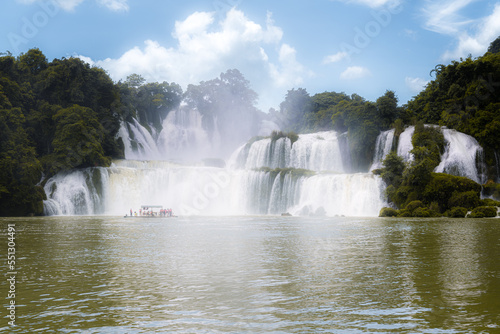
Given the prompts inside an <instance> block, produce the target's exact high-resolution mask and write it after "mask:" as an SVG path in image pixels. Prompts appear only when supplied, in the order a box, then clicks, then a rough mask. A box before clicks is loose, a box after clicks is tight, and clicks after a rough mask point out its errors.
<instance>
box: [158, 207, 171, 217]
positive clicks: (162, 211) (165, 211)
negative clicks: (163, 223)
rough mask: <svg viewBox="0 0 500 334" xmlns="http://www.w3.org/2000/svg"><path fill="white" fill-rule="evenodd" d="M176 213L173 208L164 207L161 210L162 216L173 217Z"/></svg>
mask: <svg viewBox="0 0 500 334" xmlns="http://www.w3.org/2000/svg"><path fill="white" fill-rule="evenodd" d="M173 215H174V213H173V211H172V209H162V210H160V216H161V217H172V216H173Z"/></svg>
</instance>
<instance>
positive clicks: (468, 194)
mask: <svg viewBox="0 0 500 334" xmlns="http://www.w3.org/2000/svg"><path fill="white" fill-rule="evenodd" d="M479 202H480V201H479V196H478V194H477V192H476V191H474V190H469V191H463V192H458V191H455V192H454V193H453V194H452V196H451V197H450V199H449V200H448V207H450V208H451V207H456V206H460V207H464V208H466V209H469V210H471V209H473V208H475V207H476V206H479Z"/></svg>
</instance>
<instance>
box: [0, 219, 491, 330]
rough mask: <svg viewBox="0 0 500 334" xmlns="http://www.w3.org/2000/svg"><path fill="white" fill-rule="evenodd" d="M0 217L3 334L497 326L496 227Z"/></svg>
mask: <svg viewBox="0 0 500 334" xmlns="http://www.w3.org/2000/svg"><path fill="white" fill-rule="evenodd" d="M0 221H1V224H2V239H3V240H4V241H5V239H6V236H5V231H6V226H7V224H8V223H15V225H16V230H17V245H18V246H17V250H18V251H17V259H18V261H17V270H18V283H17V290H18V295H17V297H16V302H17V305H18V308H17V315H18V319H17V322H16V323H17V325H18V326H17V327H15V328H9V330H10V331H11V332H14V333H33V332H37V331H39V332H43V333H56V332H58V333H61V332H62V333H74V332H85V333H152V332H156V333H164V332H176V333H194V332H197V333H200V332H201V333H203V332H207V333H208V332H210V333H214V332H215V333H235V332H238V333H241V332H247V333H255V332H274V333H289V332H295V333H304V332H311V333H317V332H334V333H387V332H398V333H479V332H484V333H493V332H495V331H498V330H499V325H500V317H499V316H498V314H499V313H500V312H499V311H500V281H499V280H500V262H499V261H498V258H499V257H500V242H499V240H500V225H499V223H498V220H497V219H483V220H469V219H456V220H452V219H411V218H404V219H381V218H340V217H338V218H334V217H333V218H332V217H331V218H305V217H301V218H299V217H276V216H245V217H241V216H239V217H235V216H233V217H191V218H182V217H181V218H177V219H163V220H162V219H145V220H141V219H134V218H127V219H124V218H117V217H105V216H93V217H92V216H86V217H83V216H81V217H76V216H75V217H39V218H28V219H27V218H13V219H9V218H2V219H1V220H0ZM5 257H6V255H5V252H3V253H1V255H0V260H1V262H2V263H6V258H5ZM0 286H1V291H2V292H1V293H2V296H3V295H5V294H6V287H7V282H6V281H5V280H2V282H1V285H0ZM2 313H3V314H5V312H4V311H2ZM5 329H6V327H3V328H0V331H2V330H5Z"/></svg>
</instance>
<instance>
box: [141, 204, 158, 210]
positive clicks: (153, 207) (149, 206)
mask: <svg viewBox="0 0 500 334" xmlns="http://www.w3.org/2000/svg"><path fill="white" fill-rule="evenodd" d="M141 209H143V210H148V209H163V205H141Z"/></svg>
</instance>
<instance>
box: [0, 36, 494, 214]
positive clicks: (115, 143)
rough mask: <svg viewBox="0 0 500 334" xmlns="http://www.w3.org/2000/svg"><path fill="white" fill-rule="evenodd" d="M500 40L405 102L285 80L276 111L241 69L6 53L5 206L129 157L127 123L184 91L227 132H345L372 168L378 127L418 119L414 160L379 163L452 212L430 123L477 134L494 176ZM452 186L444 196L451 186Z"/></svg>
mask: <svg viewBox="0 0 500 334" xmlns="http://www.w3.org/2000/svg"><path fill="white" fill-rule="evenodd" d="M497 42H498V39H497V41H495V42H494V43H492V44H491V46H490V49H489V51H488V52H487V53H486V54H485V55H484V56H482V57H479V58H477V59H472V58H470V57H469V58H467V59H465V60H463V59H462V60H460V61H453V62H452V63H451V64H449V65H447V66H445V65H438V66H436V68H435V69H433V70H432V71H431V73H432V74H433V75H435V79H434V80H433V81H431V82H430V83H429V84H428V85H427V86H426V88H425V89H424V90H423V91H422V92H421V93H420V94H419V95H417V96H416V97H415V98H414V99H413V100H412V101H410V102H409V103H408V104H407V105H403V106H398V99H397V95H396V93H395V92H393V91H389V90H388V91H386V93H385V94H384V95H383V96H380V97H379V98H378V99H376V101H367V100H365V99H364V98H363V97H361V96H359V95H357V94H352V95H347V94H345V93H342V92H341V93H337V92H324V93H319V94H315V95H313V96H310V95H309V93H308V92H307V90H306V89H304V88H297V89H292V90H289V91H288V93H287V94H286V96H285V99H284V101H283V102H282V103H281V104H280V106H279V110H274V109H271V110H270V111H269V113H268V114H264V113H262V112H261V111H259V110H257V108H256V107H255V103H256V100H257V94H256V93H255V92H254V91H252V90H251V89H250V85H249V82H248V81H247V80H246V79H245V78H244V77H243V75H242V74H241V73H240V72H239V71H238V70H228V71H227V72H226V73H222V74H221V75H220V77H218V78H215V79H213V80H210V81H207V82H201V83H199V84H198V85H189V86H188V88H187V90H186V92H183V90H182V88H181V87H180V86H179V85H177V84H175V83H168V82H163V83H146V82H145V81H144V79H143V78H142V77H141V76H139V75H135V74H134V75H131V76H129V77H128V78H127V80H126V81H124V82H118V83H115V82H113V81H112V80H111V79H110V78H109V76H108V75H107V73H106V72H105V71H104V70H102V69H100V68H96V67H91V66H90V65H88V64H87V63H85V62H83V61H82V60H80V59H78V58H63V59H54V60H53V61H51V62H49V61H48V60H47V59H46V57H45V56H44V55H43V53H42V52H41V51H40V50H38V49H32V50H30V51H28V52H27V53H25V54H22V55H20V56H19V57H13V56H12V55H10V54H7V55H4V56H1V57H0V200H1V202H2V205H1V207H0V216H5V215H19V216H20V215H28V214H35V215H40V214H42V213H43V202H42V201H43V199H44V198H45V194H44V192H43V188H42V185H43V182H44V180H46V179H47V178H48V177H50V176H52V175H54V174H55V173H58V172H60V171H66V170H71V169H74V168H85V167H93V166H109V164H110V162H111V159H116V158H123V156H124V144H123V142H122V140H121V138H119V137H117V133H118V131H119V129H120V126H122V124H124V123H123V122H132V120H133V119H137V120H138V121H139V122H140V123H141V124H142V125H143V126H144V127H146V128H147V129H148V130H149V131H150V132H154V131H156V132H157V131H159V130H161V127H162V120H163V119H165V117H166V116H167V115H168V113H169V112H170V111H172V110H174V109H176V108H178V107H179V106H180V104H181V102H182V103H184V104H186V105H188V106H189V107H191V108H195V109H196V110H198V111H199V112H200V113H201V114H202V116H203V122H204V123H205V125H206V126H207V127H208V128H210V127H211V126H212V127H213V126H214V120H215V119H218V120H219V121H221V120H222V123H221V124H223V127H222V128H223V129H220V130H221V131H226V132H228V135H229V137H230V136H231V131H233V132H235V131H236V132H238V131H239V132H241V130H239V129H242V128H244V127H241V126H234V125H235V124H241V125H245V126H246V128H247V129H252V130H248V134H250V133H253V132H255V128H256V127H257V125H258V124H259V122H260V121H262V120H263V119H268V120H272V121H274V122H275V123H276V124H277V125H278V126H279V127H280V128H281V129H282V130H283V131H285V132H295V133H304V132H315V131H320V130H336V131H338V132H340V133H346V134H347V136H348V138H349V145H350V152H351V158H352V161H353V162H356V165H354V166H353V168H355V170H356V171H367V170H368V168H369V166H370V164H371V162H372V160H373V152H374V148H375V142H376V139H377V136H378V135H379V134H380V132H381V131H384V130H387V129H390V128H395V129H396V131H395V135H396V140H397V137H398V136H399V134H400V133H401V132H402V131H403V130H404V128H405V126H408V125H416V131H415V135H414V138H413V142H414V151H413V152H412V153H413V154H414V156H415V157H416V159H415V161H413V162H412V164H410V165H405V164H404V163H403V162H402V161H400V160H398V157H397V155H395V154H392V155H389V156H388V158H387V159H386V162H385V167H384V168H382V169H381V170H378V171H376V173H377V174H380V175H381V176H382V178H383V179H384V181H385V182H386V184H387V185H388V187H387V196H388V199H389V200H390V202H392V203H393V204H394V206H395V207H396V208H398V209H404V208H405V207H406V206H408V204H409V203H411V202H413V201H416V200H418V201H420V202H421V206H422V207H425V208H427V209H429V208H431V206H433V207H434V211H435V212H438V213H443V212H445V211H446V210H449V209H451V208H452V206H450V205H451V204H450V205H448V204H446V205H445V204H443V203H442V201H444V199H443V200H442V201H441V200H439V199H438V200H436V198H439V196H441V195H437V194H433V195H432V194H431V195H429V194H430V193H429V192H427V194H428V195H426V196H427V197H425V196H424V195H422V194H423V193H424V191H425V190H426V187H428V186H429V184H432V182H433V181H436V178H437V176H435V174H434V173H432V170H433V168H434V167H435V166H436V162H437V161H438V158H439V155H440V154H441V153H442V150H443V139H442V134H441V135H440V134H439V131H437V130H436V131H434V130H429V129H433V128H432V127H431V128H428V127H424V126H423V124H424V123H425V124H436V125H440V126H446V127H448V128H451V129H456V130H458V131H461V132H464V133H466V134H469V135H471V136H473V137H475V138H476V139H477V140H478V141H479V143H480V144H481V145H482V146H483V148H484V150H485V159H486V161H485V163H486V165H487V166H488V167H489V169H488V176H489V177H490V179H492V180H495V181H496V180H497V178H498V171H497V168H498V165H499V164H498V156H499V153H500V137H499V136H498V134H499V133H500V94H499V92H500V53H499V52H498V46H497V44H498V43H497ZM234 135H236V133H235V134H234ZM240 135H241V134H240ZM455 181H456V180H455ZM436 182H437V181H436ZM466 183H467V182H466ZM467 184H468V183H467ZM434 185H435V184H434ZM436 187H437V188H439V186H436ZM465 188H466V189H465ZM450 189H451V188H450ZM485 190H486V192H489V194H494V193H495V192H497V193H498V186H497V185H496V184H495V183H494V182H493V181H490V182H489V186H487V187H483V192H484V191H485ZM454 191H455V192H456V191H457V190H456V189H455V190H453V189H452V190H450V192H449V193H447V195H450V196H452V195H453V194H455V193H454ZM467 191H473V192H474V196H472V197H473V199H472V200H471V201H472V202H474V203H473V204H474V205H472V204H471V205H469V206H477V203H476V202H475V199H476V198H479V194H480V192H481V186H479V188H477V186H474V185H470V184H468V185H467V186H465V185H464V189H460V191H459V193H462V192H467ZM457 196H458V195H457ZM464 196H465V195H464ZM436 203H437V204H436ZM414 205H415V204H414ZM455 206H457V205H454V206H453V207H455Z"/></svg>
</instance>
